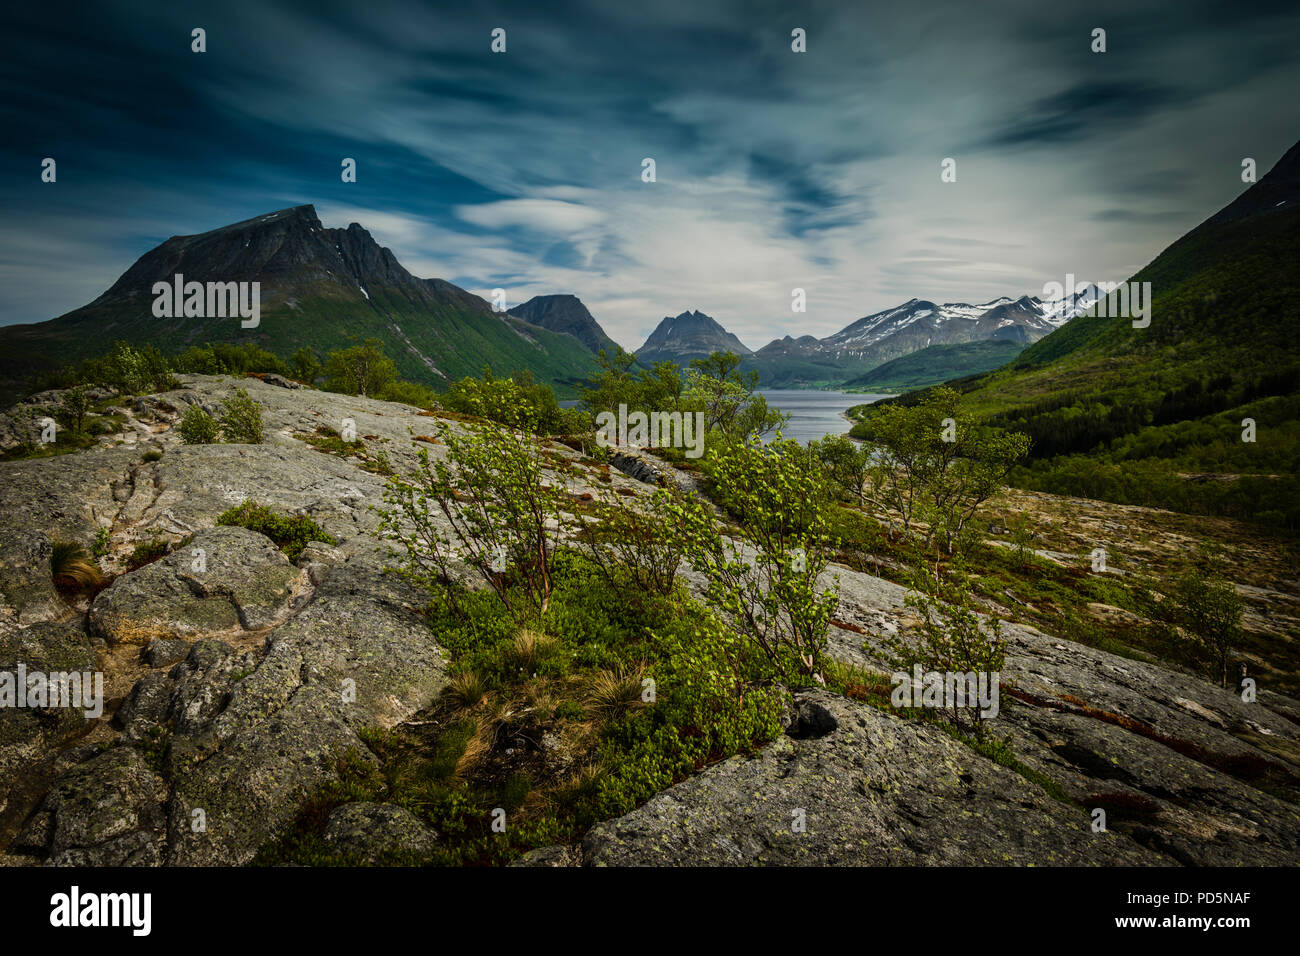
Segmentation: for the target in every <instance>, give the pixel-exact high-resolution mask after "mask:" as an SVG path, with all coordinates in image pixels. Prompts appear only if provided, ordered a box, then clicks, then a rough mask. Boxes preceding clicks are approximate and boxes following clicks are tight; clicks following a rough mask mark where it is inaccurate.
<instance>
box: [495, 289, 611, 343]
mask: <svg viewBox="0 0 1300 956" xmlns="http://www.w3.org/2000/svg"><path fill="white" fill-rule="evenodd" d="M510 314H511V315H513V316H516V317H518V318H521V319H523V320H524V321H525V322H528V323H530V324H531V325H537V326H541V327H542V328H544V329H548V330H550V331H551V332H558V333H560V334H561V335H572V336H573V337H574V338H576V339H577V340H578V341H579V342H581V343H582V344H583V345H585V346H586V347H587V348H589V349H591V351H593V352H596V353H599V352H600V351H601V350H602V349H604V350H605V353H606V354H608V355H610V356H612V355H613V354H614V353H615V351H617V349H618V343H616V342H615V341H614V340H613V339H611V338H610V337H609V336H608V335H606V334H605V330H604V329H602V328H601V327H600V323H599V322H597V321H596V319H595V317H594V316H593V315H592V314H591V312H590V311H589V310H588V309H587V307H586V306H585V305H583V304H582V300H581V299H579V298H578V297H577V296H576V295H571V294H569V293H560V294H557V295H535V296H533V297H532V298H531V299H529V300H528V301H527V302H525V303H523V304H522V305H517V306H515V307H514V308H513V309H511V310H510Z"/></svg>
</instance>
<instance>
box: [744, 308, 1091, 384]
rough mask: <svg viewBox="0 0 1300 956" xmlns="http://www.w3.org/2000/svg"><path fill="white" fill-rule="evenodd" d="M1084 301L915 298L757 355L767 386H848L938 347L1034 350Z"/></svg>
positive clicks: (773, 344)
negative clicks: (1005, 345)
mask: <svg viewBox="0 0 1300 956" xmlns="http://www.w3.org/2000/svg"><path fill="white" fill-rule="evenodd" d="M1088 304H1089V303H1088V297H1087V296H1086V295H1080V296H1076V297H1075V298H1073V299H1071V298H1065V299H1060V300H1056V301H1052V302H1044V301H1043V300H1042V299H1040V298H1038V297H1037V296H1031V295H1024V296H1021V297H1020V298H1018V299H1016V298H1012V297H1010V296H1001V297H999V298H996V299H993V300H991V301H989V302H981V303H975V304H970V303H966V302H945V303H943V304H942V305H940V304H938V303H935V302H931V301H930V300H928V299H909V300H908V301H906V302H904V303H903V304H902V305H899V306H895V307H894V308H892V309H885V310H884V311H882V312H876V313H873V314H872V315H868V316H864V317H863V318H861V319H858V320H857V321H855V322H852V323H850V324H849V325H847V326H845V327H844V328H843V329H841V330H840V331H838V332H836V333H834V334H833V335H828V336H827V337H826V338H823V339H816V338H813V337H812V336H808V335H805V336H803V337H801V338H799V339H793V338H791V337H790V336H786V337H785V338H784V339H775V340H773V341H772V342H769V343H768V344H767V345H765V346H763V348H761V349H759V350H758V352H756V353H755V355H754V359H753V362H752V364H753V366H754V367H756V368H758V369H759V372H760V376H761V378H762V380H763V381H764V383H770V384H804V383H827V382H833V381H836V380H837V379H838V380H839V381H846V380H848V379H851V378H854V377H856V376H859V375H862V374H863V373H865V372H867V371H870V370H871V369H873V368H875V367H877V366H879V365H882V364H884V363H885V362H889V361H892V360H893V359H897V358H901V357H902V356H904V355H910V354H912V353H913V352H919V351H920V350H921V349H924V348H929V347H930V346H932V345H960V344H964V343H967V342H988V341H1010V342H1019V343H1021V344H1023V345H1029V344H1031V343H1033V342H1037V341H1038V340H1039V339H1041V338H1042V337H1043V336H1045V335H1047V334H1049V333H1050V332H1052V331H1054V330H1055V329H1057V328H1059V327H1060V326H1062V325H1064V324H1065V323H1066V322H1068V321H1069V320H1070V319H1072V318H1073V317H1074V316H1075V315H1078V314H1080V313H1081V312H1082V311H1083V310H1084V309H1086V308H1087V306H1088Z"/></svg>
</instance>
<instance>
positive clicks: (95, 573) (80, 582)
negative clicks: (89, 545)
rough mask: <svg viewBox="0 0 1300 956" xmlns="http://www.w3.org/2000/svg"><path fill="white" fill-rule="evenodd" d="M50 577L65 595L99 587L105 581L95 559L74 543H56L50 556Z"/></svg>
mask: <svg viewBox="0 0 1300 956" xmlns="http://www.w3.org/2000/svg"><path fill="white" fill-rule="evenodd" d="M50 575H51V577H52V578H53V581H54V586H55V587H56V588H58V589H59V590H60V591H63V592H65V593H77V592H80V591H84V590H86V589H88V588H93V587H97V586H98V585H99V584H101V583H102V582H103V580H104V575H103V573H102V572H101V571H100V570H99V565H98V564H96V563H95V559H94V558H92V557H91V556H90V555H89V554H88V553H87V551H86V549H85V548H83V547H82V546H81V545H79V544H77V543H76V542H73V541H55V542H54V548H53V551H52V552H51V554H50Z"/></svg>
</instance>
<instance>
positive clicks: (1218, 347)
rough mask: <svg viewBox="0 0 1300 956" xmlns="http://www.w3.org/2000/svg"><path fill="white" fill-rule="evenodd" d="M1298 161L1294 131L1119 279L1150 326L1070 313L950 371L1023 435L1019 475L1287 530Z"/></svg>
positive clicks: (1296, 356) (1045, 485)
mask: <svg viewBox="0 0 1300 956" xmlns="http://www.w3.org/2000/svg"><path fill="white" fill-rule="evenodd" d="M1298 173H1300V144H1297V145H1296V146H1293V147H1292V148H1291V149H1290V150H1289V151H1288V152H1287V153H1286V155H1285V156H1283V157H1282V159H1281V160H1279V161H1278V163H1277V165H1276V166H1275V167H1274V169H1273V170H1272V171H1270V172H1269V173H1268V174H1267V175H1266V176H1264V177H1263V178H1262V179H1261V180H1260V181H1259V182H1258V183H1256V184H1255V185H1253V186H1251V187H1250V188H1249V189H1248V190H1247V191H1246V192H1245V193H1244V194H1243V195H1242V196H1241V197H1239V198H1238V199H1237V200H1236V201H1234V202H1233V203H1232V204H1230V205H1229V206H1227V207H1226V208H1225V209H1224V210H1223V211H1222V212H1220V213H1218V214H1216V215H1215V216H1212V217H1210V218H1209V219H1207V220H1206V221H1205V222H1204V223H1202V224H1201V225H1200V226H1198V227H1197V228H1196V229H1194V230H1192V231H1191V232H1189V233H1188V234H1187V235H1186V236H1184V237H1182V238H1181V239H1179V240H1178V241H1176V242H1174V243H1173V244H1172V245H1171V246H1169V248H1167V249H1166V250H1165V251H1164V252H1162V253H1161V254H1160V255H1159V256H1157V257H1156V259H1155V260H1154V261H1152V262H1151V264H1150V265H1148V266H1146V267H1145V268H1144V269H1142V270H1141V271H1140V272H1139V273H1138V274H1137V275H1135V276H1133V278H1132V281H1135V282H1150V283H1151V287H1152V294H1153V299H1154V303H1153V308H1152V315H1151V324H1150V327H1148V328H1134V327H1133V325H1132V322H1131V320H1130V319H1128V318H1115V317H1111V318H1103V317H1096V316H1086V315H1085V316H1080V317H1079V318H1076V319H1074V320H1073V321H1071V322H1070V323H1069V324H1068V325H1066V326H1064V327H1063V328H1061V329H1059V330H1058V331H1056V332H1054V333H1052V334H1051V335H1049V336H1047V337H1046V338H1044V339H1042V340H1041V341H1039V342H1037V343H1035V344H1034V345H1031V346H1030V347H1029V348H1027V349H1025V351H1024V352H1022V353H1021V354H1020V356H1019V357H1018V358H1017V359H1016V360H1015V361H1014V362H1013V363H1012V364H1011V365H1009V366H1007V367H1005V368H1002V369H999V370H997V371H993V372H990V373H988V374H986V375H983V376H980V377H978V378H977V379H975V380H972V381H967V382H964V383H961V388H962V390H963V391H965V392H966V400H967V401H968V402H969V403H970V404H971V406H972V407H973V408H974V409H975V410H976V411H977V412H979V413H980V414H982V415H984V416H985V417H986V418H988V419H989V420H991V421H994V422H998V423H1000V424H1004V425H1007V426H1009V427H1012V428H1016V429H1019V430H1023V431H1026V432H1028V433H1029V434H1030V435H1031V437H1032V438H1033V441H1034V448H1033V451H1032V455H1033V458H1034V460H1033V462H1032V463H1031V465H1030V466H1029V467H1028V468H1025V469H1022V471H1021V472H1020V473H1018V474H1017V475H1016V476H1015V478H1016V480H1017V481H1018V482H1020V483H1021V484H1023V485H1025V486H1027V487H1032V488H1039V489H1042V490H1049V491H1055V492H1059V493H1064V494H1072V495H1082V496H1086V497H1096V498H1103V499H1106V500H1110V501H1116V502H1121V503H1133V504H1147V505H1159V506H1164V507H1170V508H1174V509H1177V510H1184V511H1193V512H1208V513H1215V514H1224V515H1232V516H1238V517H1245V518H1252V519H1255V520H1259V521H1264V522H1268V523H1270V524H1272V525H1274V526H1277V527H1289V528H1291V529H1292V530H1296V529H1300V483H1298V482H1297V478H1296V475H1297V472H1298V471H1300V343H1298V341H1297V337H1298V336H1300V278H1298V277H1297V275H1296V263H1297V262H1300V175H1298ZM1244 419H1252V420H1253V421H1254V423H1255V428H1256V440H1255V441H1254V442H1247V441H1243V440H1242V436H1243V424H1242V422H1243V420H1244Z"/></svg>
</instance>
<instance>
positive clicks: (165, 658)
mask: <svg viewBox="0 0 1300 956" xmlns="http://www.w3.org/2000/svg"><path fill="white" fill-rule="evenodd" d="M189 652H190V643H189V641H187V640H185V639H184V638H180V637H157V638H154V639H153V640H152V641H150V642H149V646H148V647H147V648H145V651H144V662H145V663H146V664H148V665H149V666H150V667H167V666H168V665H169V664H175V663H176V662H177V661H183V660H185V657H186V655H188V654H189Z"/></svg>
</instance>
